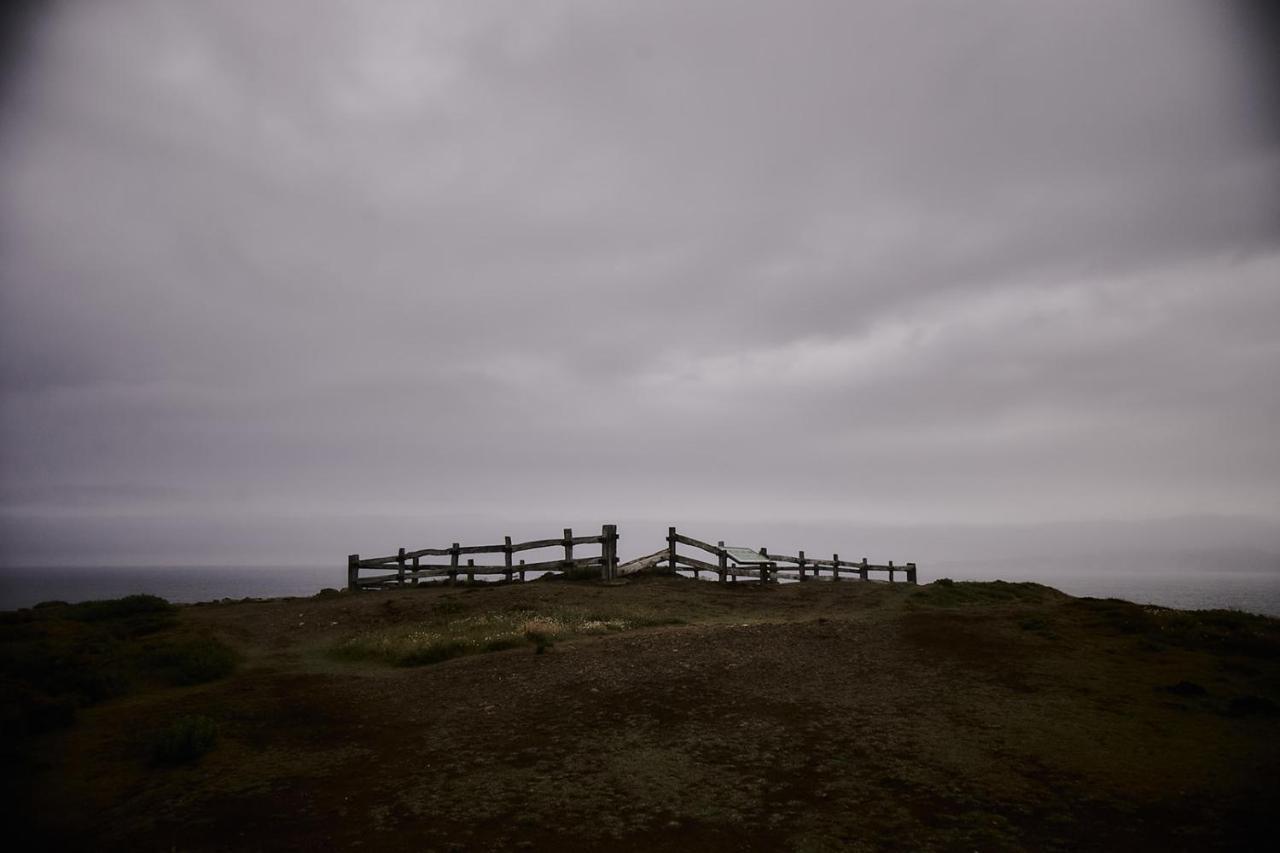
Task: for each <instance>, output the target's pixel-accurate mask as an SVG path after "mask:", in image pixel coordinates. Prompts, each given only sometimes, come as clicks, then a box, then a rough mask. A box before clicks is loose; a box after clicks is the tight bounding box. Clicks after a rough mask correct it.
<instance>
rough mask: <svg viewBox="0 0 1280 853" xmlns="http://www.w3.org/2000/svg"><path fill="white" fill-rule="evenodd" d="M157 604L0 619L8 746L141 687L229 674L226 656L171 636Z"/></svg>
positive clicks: (211, 644) (50, 610) (201, 641)
mask: <svg viewBox="0 0 1280 853" xmlns="http://www.w3.org/2000/svg"><path fill="white" fill-rule="evenodd" d="M176 613H177V610H176V608H175V607H174V606H173V605H171V604H170V603H169V602H167V601H165V600H164V599H163V598H158V597H156V596H153V595H131V596H128V597H126V598H121V599H115V600H110V601H87V602H83V603H80V604H65V603H61V602H49V603H47V604H46V605H45V606H42V607H39V608H33V609H30V610H21V611H17V612H13V613H6V614H4V618H2V619H0V684H2V685H3V686H4V690H3V691H2V695H0V721H2V722H3V735H4V737H5V738H6V739H14V738H22V737H24V736H26V735H28V734H34V733H38V732H42V731H49V730H51V729H54V728H59V727H63V726H66V725H70V724H71V722H72V721H73V720H74V718H75V710H76V709H77V708H82V707H85V706H88V705H93V704H96V703H98V702H102V701H104V700H107V699H111V698H114V697H116V696H121V695H124V694H127V693H130V692H132V691H134V690H136V689H138V687H140V686H141V685H143V684H147V683H155V682H157V681H159V682H160V683H163V684H167V685H183V684H197V683H201V682H204V681H210V680H213V679H215V678H221V677H223V676H225V675H227V674H229V673H230V672H231V670H232V669H233V668H234V666H235V663H236V659H235V655H234V653H233V652H232V651H231V649H229V648H227V647H226V646H224V645H223V644H222V643H220V642H218V641H217V640H216V639H213V638H211V637H199V636H184V635H182V634H181V633H179V632H177V631H174V630H173V628H174V627H175V625H176V622H177V616H176Z"/></svg>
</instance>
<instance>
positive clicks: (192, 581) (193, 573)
mask: <svg viewBox="0 0 1280 853" xmlns="http://www.w3.org/2000/svg"><path fill="white" fill-rule="evenodd" d="M533 575H534V573H532V572H530V579H532V577H533ZM944 576H946V577H952V578H955V579H956V580H996V579H1002V580H1007V581H1035V582H1037V583H1043V584H1046V585H1048V586H1053V587H1056V588H1058V589H1060V590H1062V591H1063V592H1066V593H1069V594H1071V595H1077V596H1094V597H1098V598H1123V599H1126V600H1128V601H1134V602H1138V603H1140V604H1156V605H1161V606H1164V607H1177V608H1181V609H1186V610H1205V609H1217V608H1229V609H1235V610H1244V611H1247V612H1250V613H1263V614H1266V615H1268V616H1276V617H1280V572H1274V571H1272V572H1265V571H1262V572H1232V571H1204V572H1186V571H1177V572H1173V571H1169V572H1162V571H1160V570H1158V569H1144V570H1141V571H1137V570H1135V571H1127V572H1115V571H1112V572H1105V571H1099V570H1082V571H1072V572H1062V571H1061V570H1056V571H1053V570H1047V569H1042V570H1037V568H1036V567H1034V566H1027V567H1023V569H1021V570H1019V571H1010V570H1008V569H1007V568H1002V569H1000V570H998V571H994V570H990V571H989V570H983V569H982V568H981V567H975V566H973V565H971V564H970V565H965V566H950V567H946V566H940V567H938V570H937V571H935V572H926V571H925V570H924V569H923V568H922V569H921V577H920V582H921V583H927V582H928V581H930V580H933V579H934V578H937V577H944ZM705 577H706V575H705V574H704V578H705ZM345 582H346V566H345V565H342V566H255V567H247V566H199V567H181V568H162V567H102V568H88V567H78V568H4V569H0V610H15V609H17V608H21V607H30V606H32V605H33V604H36V603H37V602H40V601H54V600H60V601H71V602H75V601H88V600H92V599H101V598H119V597H120V596H124V595H130V594H133V593H150V594H152V595H158V596H161V597H162V598H166V599H168V600H170V601H173V602H179V603H190V602H195V601H217V600H220V599H224V598H230V599H242V598H279V597H286V596H310V595H315V594H316V593H317V592H319V591H320V590H321V589H323V588H325V587H333V588H340V587H342V586H343V585H344V583H345Z"/></svg>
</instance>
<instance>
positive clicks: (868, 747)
mask: <svg viewBox="0 0 1280 853" xmlns="http://www.w3.org/2000/svg"><path fill="white" fill-rule="evenodd" d="M108 609H109V608H108ZM36 612H37V611H29V612H28V613H26V614H20V615H18V616H15V617H14V620H15V621H16V622H23V621H26V622H31V623H34V622H35V621H37V619H44V618H45V616H44V615H41V616H39V617H37V616H36V615H35V614H36ZM163 612H164V613H167V615H164V616H163V620H162V621H163V622H164V624H162V625H159V626H158V627H157V626H154V625H153V626H151V627H149V628H147V630H145V631H143V632H142V633H141V634H139V635H130V631H129V630H128V629H125V628H124V627H123V624H124V623H120V625H119V626H117V628H115V629H112V630H113V631H114V632H115V634H114V636H115V637H116V639H114V640H112V642H119V643H123V644H124V645H125V647H127V648H130V649H133V650H134V652H137V653H136V654H135V653H133V652H131V653H130V654H126V655H124V657H123V658H122V659H123V661H124V662H125V666H124V667H123V669H124V671H129V672H133V673H135V675H133V676H131V679H132V680H131V683H132V684H133V687H132V688H131V689H130V690H129V691H126V692H124V693H118V694H115V695H113V696H108V697H105V698H102V699H99V700H98V701H96V702H95V703H93V704H90V705H86V706H83V707H82V708H81V709H80V714H79V715H78V718H77V719H76V720H75V721H74V723H73V724H72V725H70V726H67V727H64V728H61V729H58V730H56V731H51V732H46V733H33V734H31V735H30V736H29V737H28V738H27V747H28V749H29V752H30V754H31V755H33V756H35V760H34V761H33V762H32V763H30V764H28V765H26V766H25V767H21V768H18V770H17V771H16V772H20V773H22V774H23V775H22V777H21V779H20V780H18V782H20V784H13V785H11V786H10V790H12V791H15V792H18V793H17V794H15V796H14V797H12V798H11V800H10V802H9V806H10V807H11V808H14V807H16V809H17V813H16V814H15V816H14V817H13V819H12V820H13V823H12V825H13V826H15V827H18V828H19V830H15V831H17V832H18V837H21V834H22V832H26V833H27V834H28V837H29V838H30V839H31V843H32V845H37V844H38V845H42V846H43V847H45V848H50V849H51V848H54V847H57V848H59V849H90V848H92V849H122V850H123V849H129V850H135V849H150V848H159V847H164V848H168V849H189V850H190V849H194V850H202V849H207V850H227V849H245V848H253V849H267V850H269V849H298V848H309V849H310V848H314V849H333V848H337V847H352V846H359V847H363V848H364V849H392V850H395V849H403V850H511V849H544V850H571V851H572V850H598V849H605V848H608V849H612V850H622V851H627V850H635V851H640V850H645V851H648V850H652V849H654V848H655V847H668V848H671V849H695V848H696V849H705V850H712V851H715V850H779V849H781V850H810V851H826V850H883V849H903V850H908V849H910V850H974V849H981V850H1048V851H1054V850H1058V851H1067V850H1082V849H1092V850H1126V851H1129V850H1137V851H1141V850H1236V849H1251V848H1250V846H1249V845H1250V844H1254V843H1255V842H1256V840H1257V839H1264V840H1265V839H1268V838H1271V837H1273V836H1274V834H1275V832H1276V830H1277V829H1278V827H1277V825H1276V817H1275V814H1276V812H1275V810H1274V809H1273V808H1272V807H1271V806H1272V800H1273V792H1274V791H1275V790H1276V786H1277V783H1278V782H1280V737H1277V734H1280V717H1278V716H1277V714H1276V708H1277V703H1280V664H1278V663H1277V661H1280V645H1278V644H1277V623H1276V622H1275V621H1274V620H1269V619H1264V618H1261V617H1252V616H1248V615H1246V614H1238V613H1233V612H1203V613H1184V612H1181V611H1169V610H1165V609H1163V608H1144V607H1140V606H1138V605H1133V604H1128V603H1126V602H1116V601H1099V600H1090V599H1073V598H1070V597H1069V596H1065V595H1062V594H1061V593H1058V592H1056V591H1054V590H1051V589H1048V588H1046V587H1042V586H1037V585H1034V584H1007V583H992V584H968V583H966V584H961V583H953V584H941V583H940V584H933V585H930V586H924V587H910V586H906V585H894V586H889V585H888V584H879V583H866V584H864V583H857V582H848V583H839V584H835V583H830V582H823V583H809V584H803V585H789V586H776V587H768V588H761V587H759V586H758V585H756V584H749V583H741V584H737V585H733V584H728V585H724V586H721V585H718V584H715V583H708V582H701V583H698V582H694V581H688V580H683V579H678V578H669V577H668V578H662V577H658V578H641V579H636V580H634V581H632V582H630V583H627V584H623V585H619V586H605V585H603V584H600V583H596V582H590V581H584V582H566V581H555V582H536V583H529V584H524V585H519V584H512V585H496V586H489V585H486V586H483V587H482V586H476V587H467V586H459V587H446V586H443V585H441V586H435V585H433V586H432V587H429V588H427V587H424V588H419V589H416V590H405V591H400V592H387V593H371V594H361V595H346V594H329V595H325V596H318V597H316V598H315V599H309V600H308V599H287V600H277V601H263V602H243V603H239V602H238V603H225V604H209V605H202V606H193V607H183V608H177V609H173V610H170V611H163ZM138 618H141V616H140V615H139V617H138ZM111 621H112V620H111V619H105V620H103V622H104V623H110V622H111ZM89 624H96V623H94V622H93V620H92V619H90V620H86V621H80V620H77V619H70V618H67V615H66V614H63V615H62V616H59V617H57V618H56V619H54V620H52V621H50V622H49V623H48V624H47V625H45V626H44V627H43V628H41V629H39V630H40V631H51V632H53V633H55V634H59V635H61V634H62V633H66V635H67V636H68V637H69V636H71V635H72V634H74V633H75V632H77V631H79V630H80V629H81V627H83V626H85V625H89ZM76 626H80V627H76ZM23 630H34V629H30V627H29V626H28V628H26V629H23ZM19 633H20V632H19ZM197 637H208V638H212V639H213V640H216V642H217V643H219V644H221V645H222V646H224V647H226V648H229V649H233V650H234V654H235V656H236V658H237V659H238V660H239V661H240V664H239V665H238V666H237V667H236V669H235V670H234V671H233V672H231V673H230V674H229V675H227V676H225V677H222V678H218V679H215V680H212V681H205V682H203V683H200V684H185V685H184V684H182V683H180V681H179V680H176V679H174V678H173V677H172V676H171V675H163V674H162V669H156V668H155V664H154V661H155V658H154V657H151V656H147V655H143V654H141V653H140V651H139V650H140V649H141V648H142V646H134V645H132V644H135V643H141V644H143V645H146V644H150V643H159V642H161V641H163V644H165V645H175V644H180V643H179V641H181V640H183V638H197ZM5 639H6V643H7V642H9V640H10V639H13V640H14V641H15V642H19V641H21V642H27V641H28V640H29V639H30V638H27V639H26V640H23V639H22V638H21V637H20V636H17V635H5ZM144 641H145V642H144ZM59 642H62V641H61V640H60V641H59ZM73 645H74V644H73ZM540 649H541V653H539V650H540ZM193 657H195V658H196V659H200V658H201V656H200V655H194V656H193ZM93 659H94V660H100V661H102V662H104V663H110V662H111V661H119V660H121V658H119V657H113V656H112V655H106V656H103V657H100V658H93ZM144 660H145V661H150V663H143V661H144ZM426 663H431V664H433V665H429V666H425V665H417V664H426ZM197 669H198V667H197ZM137 673H149V674H147V675H145V677H143V676H139V675H138V674H137ZM7 770H8V771H9V773H10V778H11V779H16V778H17V777H16V776H14V773H15V771H14V769H13V768H12V767H10V768H7ZM70 802H74V803H75V804H76V808H75V809H74V810H70V811H69V810H68V809H67V808H66V804H67V803H70ZM1258 849H1264V848H1261V847H1260V848H1258Z"/></svg>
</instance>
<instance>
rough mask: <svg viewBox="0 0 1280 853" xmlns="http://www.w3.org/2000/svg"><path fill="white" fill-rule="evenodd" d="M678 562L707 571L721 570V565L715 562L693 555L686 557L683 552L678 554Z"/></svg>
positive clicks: (717, 571)
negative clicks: (695, 557) (696, 557)
mask: <svg viewBox="0 0 1280 853" xmlns="http://www.w3.org/2000/svg"><path fill="white" fill-rule="evenodd" d="M676 563H677V564H678V565H681V566H685V567H687V568H690V569H701V570H702V571H706V572H716V573H717V574H718V573H719V572H720V567H719V566H718V565H716V564H715V563H708V562H706V561H704V560H697V559H694V558H693V557H686V556H684V555H683V554H676Z"/></svg>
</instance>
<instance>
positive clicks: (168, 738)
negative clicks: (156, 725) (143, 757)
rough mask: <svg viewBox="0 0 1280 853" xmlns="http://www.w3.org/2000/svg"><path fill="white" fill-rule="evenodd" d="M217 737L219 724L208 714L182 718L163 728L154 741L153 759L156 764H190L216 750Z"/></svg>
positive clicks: (152, 746)
mask: <svg viewBox="0 0 1280 853" xmlns="http://www.w3.org/2000/svg"><path fill="white" fill-rule="evenodd" d="M217 740H218V724H217V723H215V722H214V721H213V720H211V719H209V718H208V717H205V716H201V715H198V714H196V715H190V716H186V717H179V718H178V719H176V720H174V721H173V722H172V723H170V724H169V725H168V726H167V727H166V728H164V729H163V730H161V731H160V732H159V733H158V734H157V735H156V736H155V738H154V739H153V740H152V742H151V759H152V761H154V762H155V763H156V764H187V763H189V762H192V761H195V760H196V759H198V758H200V756H202V755H204V754H205V753H207V752H208V751H209V750H211V749H213V745H214V744H215V743H216V742H217Z"/></svg>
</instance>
